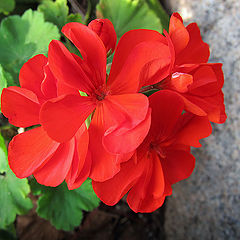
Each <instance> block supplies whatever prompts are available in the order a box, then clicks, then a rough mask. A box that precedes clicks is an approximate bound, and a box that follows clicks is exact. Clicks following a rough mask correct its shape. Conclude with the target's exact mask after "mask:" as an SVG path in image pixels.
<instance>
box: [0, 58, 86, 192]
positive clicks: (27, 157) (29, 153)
mask: <svg viewBox="0 0 240 240" xmlns="http://www.w3.org/2000/svg"><path fill="white" fill-rule="evenodd" d="M19 81H20V86H21V87H9V88H5V89H3V92H2V97H1V107H2V112H3V114H4V115H5V116H6V117H7V118H8V120H9V122H10V123H11V124H14V125H15V126H18V127H30V126H34V125H38V124H40V122H39V111H40V108H41V106H42V104H43V103H44V102H46V101H47V100H49V99H52V98H55V97H57V96H59V95H62V94H67V93H71V94H74V95H75V96H77V95H79V93H78V92H77V91H76V90H74V89H73V88H71V87H69V86H66V85H65V84H62V83H60V82H58V81H57V80H56V79H55V77H54V76H53V75H52V73H51V71H50V69H49V66H48V59H47V58H46V57H45V56H44V55H37V56H35V57H33V58H32V59H30V60H29V61H28V62H26V63H25V64H24V65H23V67H22V69H21V71H20V75H19ZM88 139H89V136H88V131H87V128H86V125H85V123H83V124H82V126H81V127H80V128H79V130H78V132H77V133H76V134H75V135H74V136H73V137H72V138H71V139H70V140H69V141H67V142H64V143H59V142H56V141H54V140H53V139H51V138H50V137H49V136H48V135H47V133H46V132H45V131H44V130H43V128H42V127H41V126H39V127H36V128H34V129H32V130H29V131H26V132H24V133H21V134H19V135H17V136H15V137H14V138H13V140H12V141H11V142H10V144H9V148H8V158H9V165H10V168H11V169H12V171H13V172H14V173H15V174H16V176H17V177H19V178H25V177H28V176H30V175H32V174H33V175H34V176H35V178H36V180H37V181H38V182H39V183H40V184H43V185H47V186H53V187H55V186H57V185H59V184H60V183H62V182H63V180H64V179H65V180H66V182H67V184H68V187H69V189H73V188H77V187H79V186H80V185H81V184H82V182H84V181H85V180H86V178H87V177H88V176H89V172H90V167H91V157H90V155H89V154H88V155H87V152H88Z"/></svg>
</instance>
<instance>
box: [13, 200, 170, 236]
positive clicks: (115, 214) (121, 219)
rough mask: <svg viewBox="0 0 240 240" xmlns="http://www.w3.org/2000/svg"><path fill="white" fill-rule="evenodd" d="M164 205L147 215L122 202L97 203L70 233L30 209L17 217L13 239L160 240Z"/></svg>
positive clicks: (162, 231) (162, 232)
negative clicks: (114, 203)
mask: <svg viewBox="0 0 240 240" xmlns="http://www.w3.org/2000/svg"><path fill="white" fill-rule="evenodd" d="M165 204H166V202H165ZM165 204H164V205H163V206H162V207H161V208H160V209H158V210H157V211H155V212H153V213H149V214H140V213H138V214H136V213H134V212H133V211H132V210H131V209H130V208H129V207H128V205H127V204H126V202H124V201H121V202H119V203H118V204H117V205H116V206H114V207H108V206H106V205H104V204H101V205H100V206H99V207H98V208H96V209H95V210H93V211H92V212H89V213H87V212H85V213H84V219H83V221H82V224H81V225H80V226H79V227H77V228H75V230H74V231H72V232H65V231H59V230H56V229H55V228H54V227H53V226H52V225H51V224H50V222H48V221H46V220H44V219H42V218H40V217H39V216H38V215H37V214H36V212H35V210H32V211H31V212H30V213H29V214H28V215H25V216H18V218H17V221H16V223H15V224H16V229H17V237H18V239H19V240H29V239H31V240H78V239H81V240H89V239H90V240H91V239H93V240H145V239H148V240H155V239H156V240H157V239H158V240H164V239H165V234H164V228H163V225H164V210H165Z"/></svg>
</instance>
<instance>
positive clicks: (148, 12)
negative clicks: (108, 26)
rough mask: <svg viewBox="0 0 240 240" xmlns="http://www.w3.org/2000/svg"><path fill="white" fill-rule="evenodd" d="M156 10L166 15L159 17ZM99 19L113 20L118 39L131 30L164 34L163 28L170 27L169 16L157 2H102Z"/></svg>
mask: <svg viewBox="0 0 240 240" xmlns="http://www.w3.org/2000/svg"><path fill="white" fill-rule="evenodd" d="M155 8H158V9H160V10H161V11H162V12H163V13H164V14H159V15H157V14H156V12H155V11H157V10H155ZM153 9H154V10H153ZM159 16H161V18H159ZM97 17H98V18H108V19H110V20H111V22H112V23H113V25H114V28H115V31H116V33H117V36H118V39H119V38H120V37H121V36H122V35H123V34H124V33H125V32H127V31H129V30H131V29H139V28H142V29H153V30H156V31H159V32H161V33H162V31H163V27H167V25H168V19H167V15H166V13H165V12H164V11H163V9H162V6H161V5H160V3H159V2H157V0H154V1H153V0H152V1H150V0H149V1H144V0H121V1H119V0H118V1H112V0H100V2H99V4H98V5H97Z"/></svg>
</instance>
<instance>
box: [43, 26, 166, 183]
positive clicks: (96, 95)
mask: <svg viewBox="0 0 240 240" xmlns="http://www.w3.org/2000/svg"><path fill="white" fill-rule="evenodd" d="M62 32H63V33H64V34H65V36H66V37H67V38H68V39H70V40H71V41H72V42H73V43H74V45H75V46H76V47H77V48H78V49H79V51H80V53H81V56H82V58H81V57H79V56H77V55H75V54H73V53H70V52H69V51H68V50H67V49H66V47H65V46H64V45H63V44H62V43H61V42H59V41H55V40H54V41H52V42H51V43H50V46H49V53H48V58H49V67H50V69H51V71H52V72H53V74H54V75H55V77H56V78H57V79H59V80H60V81H62V82H65V83H66V84H68V85H69V86H71V87H74V88H75V89H77V90H80V91H82V92H85V93H86V94H87V96H76V95H70V94H69V95H67V96H63V97H60V98H56V99H53V100H49V101H47V102H46V103H45V104H44V105H43V107H42V109H41V113H40V122H41V124H42V125H43V128H44V129H45V130H46V131H47V133H48V135H49V136H50V137H52V138H53V139H55V140H56V141H58V142H65V141H68V140H69V139H71V138H72V137H73V136H74V134H75V133H76V132H77V131H78V129H79V127H80V126H81V124H82V123H83V122H84V121H85V119H86V118H87V117H88V116H89V115H90V114H91V113H93V117H92V121H91V124H90V127H89V135H90V143H89V148H90V151H91V153H92V169H91V175H90V177H91V178H92V179H94V180H97V181H104V180H106V179H109V178H111V177H113V176H114V175H115V174H116V173H117V172H118V171H119V170H120V163H121V162H123V161H126V160H128V159H129V156H131V153H132V151H134V150H135V149H136V148H137V147H138V146H139V145H140V144H141V143H142V141H143V139H144V138H145V136H146V135H147V132H148V130H149V126H150V111H149V109H148V98H147V97H146V96H145V95H143V94H141V93H137V92H138V90H139V77H140V73H141V70H142V68H143V66H145V64H146V63H147V62H149V61H150V60H151V59H152V58H153V57H156V52H155V50H156V49H158V50H161V48H164V49H166V50H167V51H168V55H169V54H170V53H169V49H168V47H166V46H164V44H162V43H161V42H159V41H152V39H150V41H149V42H148V41H147V40H146V41H145V42H139V40H138V38H137V37H136V36H135V38H133V37H132V34H131V33H126V34H125V35H124V36H123V37H122V38H121V39H120V41H119V44H118V46H117V49H116V52H115V56H114V59H113V63H112V67H111V71H110V75H109V77H108V76H107V75H106V48H105V46H104V44H103V42H102V40H101V39H100V38H99V36H98V35H97V34H96V33H95V32H94V31H92V30H91V29H90V28H89V27H86V26H84V25H82V24H80V23H69V24H67V25H65V26H64V27H63V29H62ZM111 33H112V31H111V32H110V34H111ZM145 37H146V39H147V38H148V36H147V34H146V36H145ZM164 49H163V53H164ZM62 129H64V131H62ZM125 154H126V155H125Z"/></svg>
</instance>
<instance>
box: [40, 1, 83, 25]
mask: <svg viewBox="0 0 240 240" xmlns="http://www.w3.org/2000/svg"><path fill="white" fill-rule="evenodd" d="M38 11H40V12H42V13H43V14H44V18H45V20H46V21H48V22H51V23H53V24H55V25H57V26H58V28H59V30H61V28H62V27H63V26H64V25H65V24H66V23H68V22H81V21H82V17H81V15H80V14H73V13H72V14H70V15H68V14H69V8H68V5H67V0H56V1H55V2H53V1H51V0H43V2H42V3H41V4H40V5H39V6H38Z"/></svg>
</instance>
